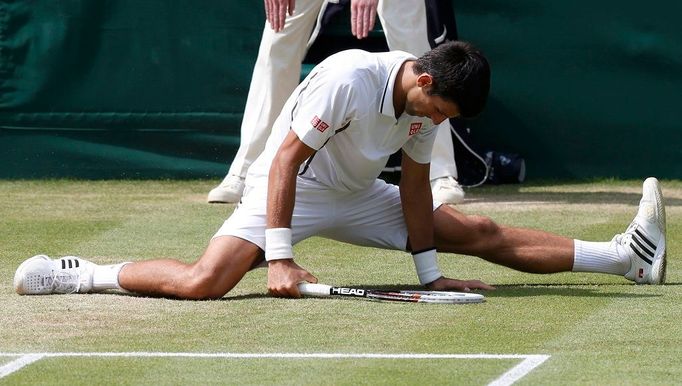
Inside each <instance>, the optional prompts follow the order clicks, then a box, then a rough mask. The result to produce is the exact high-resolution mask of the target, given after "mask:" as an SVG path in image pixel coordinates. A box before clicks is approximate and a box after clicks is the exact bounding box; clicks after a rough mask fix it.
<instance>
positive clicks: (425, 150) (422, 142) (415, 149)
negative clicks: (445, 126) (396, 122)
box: [403, 123, 438, 164]
mask: <svg viewBox="0 0 682 386" xmlns="http://www.w3.org/2000/svg"><path fill="white" fill-rule="evenodd" d="M425 125H428V126H427V127H428V129H427V130H424V129H422V130H421V131H420V132H419V134H417V135H414V136H412V137H411V138H410V139H409V140H408V141H407V142H406V143H405V144H404V145H403V151H404V152H405V153H407V155H408V156H410V158H412V159H413V160H414V161H415V162H417V163H420V164H426V163H429V162H431V152H432V150H433V143H434V141H435V140H436V130H437V129H438V126H433V125H431V123H425Z"/></svg>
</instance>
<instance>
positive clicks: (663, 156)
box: [0, 0, 682, 178]
mask: <svg viewBox="0 0 682 386" xmlns="http://www.w3.org/2000/svg"><path fill="white" fill-rule="evenodd" d="M396 1H397V0H396ZM454 4H455V10H456V13H457V22H458V27H459V35H460V37H461V38H462V39H464V40H470V41H472V42H474V43H476V44H477V45H478V46H479V47H481V48H482V49H483V50H484V51H485V52H486V54H487V55H488V57H489V59H490V62H491V65H492V68H493V89H492V93H491V100H490V102H489V105H488V108H487V110H486V111H485V112H484V113H483V115H482V116H481V117H479V118H478V119H477V120H474V121H471V122H470V125H471V128H472V133H473V134H472V137H473V140H474V141H475V143H476V144H478V145H479V146H480V147H481V148H487V149H494V150H500V151H508V152H515V153H519V154H521V155H522V156H523V157H525V159H526V161H527V167H528V178H589V177H604V176H605V177H635V178H640V177H643V176H645V175H656V176H659V177H662V178H682V166H681V162H680V161H681V160H682V150H680V143H681V142H682V141H681V139H682V136H681V135H680V134H679V126H680V122H682V109H681V108H680V104H681V103H680V102H682V91H680V90H682V23H679V20H678V19H679V16H680V15H682V3H679V2H675V1H669V0H667V1H657V2H654V3H646V4H644V3H641V2H635V1H629V0H628V1H613V0H609V1H601V2H591V1H590V2H588V1H573V2H550V1H539V0H536V1H531V0H519V1H513V2H509V1H499V0H498V1H479V0H462V1H455V2H454ZM339 22H340V23H344V22H345V20H340V21H339ZM262 27H263V11H262V2H252V1H246V0H231V1H225V0H202V1H189V0H138V1H132V0H130V1H125V0H108V1H105V0H60V1H50V0H35V1H21V0H18V1H2V0H0V163H2V168H0V178H35V177H80V178H120V177H124V178H150V177H151V178H165V177H170V178H173V177H183V178H184V177H216V178H217V177H221V176H222V175H223V174H224V173H225V171H226V170H227V166H228V164H229V162H230V160H231V159H232V156H233V155H234V153H235V152H236V149H237V147H238V142H239V125H240V121H241V113H242V110H243V106H244V102H245V99H246V95H247V91H248V85H249V81H250V77H251V69H252V66H253V62H254V61H255V57H256V53H257V50H258V44H259V41H260V34H261V31H262Z"/></svg>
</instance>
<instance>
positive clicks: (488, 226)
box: [469, 215, 500, 239]
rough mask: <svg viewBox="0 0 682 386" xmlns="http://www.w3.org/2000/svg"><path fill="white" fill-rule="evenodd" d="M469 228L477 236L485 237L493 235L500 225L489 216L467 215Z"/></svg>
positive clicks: (496, 232)
mask: <svg viewBox="0 0 682 386" xmlns="http://www.w3.org/2000/svg"><path fill="white" fill-rule="evenodd" d="M469 228H470V230H471V231H473V232H474V234H475V235H476V236H478V237H479V238H486V239H489V238H491V237H494V236H495V235H497V234H498V232H499V231H500V227H499V226H498V225H497V224H496V223H495V222H494V221H493V220H492V219H491V218H490V217H486V216H479V215H471V216H469Z"/></svg>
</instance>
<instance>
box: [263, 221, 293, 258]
mask: <svg viewBox="0 0 682 386" xmlns="http://www.w3.org/2000/svg"><path fill="white" fill-rule="evenodd" d="M293 258H294V249H293V248H292V247H291V229H290V228H270V229H266V230H265V260H267V261H272V260H282V259H293Z"/></svg>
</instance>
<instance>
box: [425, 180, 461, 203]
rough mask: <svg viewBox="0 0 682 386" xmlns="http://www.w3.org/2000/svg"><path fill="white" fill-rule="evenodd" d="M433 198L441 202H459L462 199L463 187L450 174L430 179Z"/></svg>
mask: <svg viewBox="0 0 682 386" xmlns="http://www.w3.org/2000/svg"><path fill="white" fill-rule="evenodd" d="M431 192H432V193H433V199H434V200H435V201H440V202H442V203H443V204H461V203H462V202H463V201H464V189H462V186H461V185H460V184H459V183H458V182H457V180H456V179H455V178H454V177H452V176H447V177H441V178H436V179H433V180H431Z"/></svg>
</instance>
